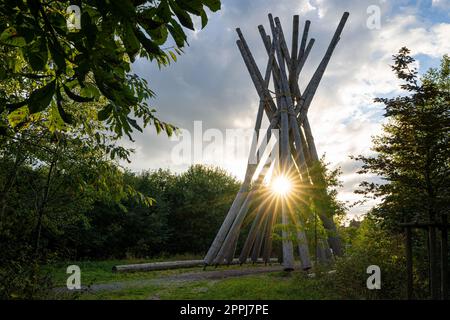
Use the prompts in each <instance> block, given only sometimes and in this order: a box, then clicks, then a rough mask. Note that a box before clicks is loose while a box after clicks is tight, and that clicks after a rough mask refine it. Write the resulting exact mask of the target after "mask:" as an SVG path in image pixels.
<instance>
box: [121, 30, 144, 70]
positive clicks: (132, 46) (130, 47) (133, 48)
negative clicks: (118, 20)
mask: <svg viewBox="0 0 450 320" xmlns="http://www.w3.org/2000/svg"><path fill="white" fill-rule="evenodd" d="M133 28H134V26H133V25H132V24H131V23H126V24H124V27H123V37H121V39H122V41H123V44H124V46H125V50H126V51H127V54H128V56H129V57H130V60H131V62H134V59H135V57H136V55H137V54H138V52H139V49H140V48H141V44H140V42H139V40H138V39H137V38H136V35H135V34H134V31H133Z"/></svg>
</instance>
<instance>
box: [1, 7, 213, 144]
mask: <svg viewBox="0 0 450 320" xmlns="http://www.w3.org/2000/svg"><path fill="white" fill-rule="evenodd" d="M71 5H76V6H78V8H79V9H80V16H79V17H75V18H76V19H79V20H80V21H79V22H80V28H79V29H73V28H71V29H68V27H67V20H69V21H71V20H70V19H73V18H74V16H73V13H72V12H71V10H67V9H68V8H69V6H71ZM206 8H208V9H209V10H211V11H217V10H219V9H220V1H219V0H189V1H188V0H159V1H156V0H150V1H145V0H143V1H141V0H109V1H107V0H77V1H69V0H65V1H41V0H1V2H0V45H1V47H2V48H1V50H3V51H4V52H5V59H2V62H1V64H0V81H1V82H5V83H12V85H14V83H21V84H24V83H26V84H27V86H28V88H33V90H32V91H31V92H29V93H28V92H17V93H15V94H7V93H5V92H0V112H2V111H5V112H7V113H11V112H14V111H15V110H17V109H19V108H21V107H24V106H26V107H27V108H28V112H29V113H30V114H34V113H38V112H41V111H44V110H46V109H48V108H49V107H50V106H51V105H52V103H54V104H56V107H57V109H58V112H59V113H60V116H61V118H62V119H63V120H64V121H65V122H66V123H69V124H72V121H73V119H72V117H71V115H70V113H69V111H67V110H66V104H67V103H70V102H71V101H75V102H78V103H81V104H83V103H86V102H92V101H96V100H98V99H101V98H104V99H106V101H107V103H106V104H105V105H104V106H102V108H101V109H100V110H97V111H98V115H97V118H98V120H100V121H103V122H105V123H106V124H107V126H108V128H109V129H111V130H113V131H114V132H115V134H116V135H117V136H118V137H120V136H122V135H123V134H126V135H128V136H129V137H130V138H131V133H132V131H133V130H134V129H136V130H140V131H141V130H142V128H141V125H140V124H139V123H138V122H137V121H136V118H138V119H140V120H141V121H142V123H143V126H146V125H148V124H151V123H153V124H154V125H155V126H156V128H157V130H158V132H159V131H160V130H164V131H166V132H167V133H168V134H169V135H170V134H171V133H172V131H173V127H172V126H171V125H170V124H168V123H165V122H162V121H160V120H158V119H157V118H156V117H155V115H154V113H155V110H154V109H153V108H151V107H150V106H149V105H148V102H147V100H148V99H149V98H151V97H152V96H153V95H154V94H153V92H152V91H151V90H150V89H149V88H148V85H147V83H146V81H145V80H144V79H142V78H140V77H138V76H137V75H135V74H133V73H131V70H130V65H131V63H132V62H133V61H135V59H137V58H138V57H141V58H146V59H150V60H155V61H156V62H157V63H158V64H159V65H160V66H165V65H167V64H169V63H170V59H172V60H176V54H180V53H181V52H182V48H183V47H184V46H185V45H186V44H187V37H186V34H185V32H184V29H183V27H184V28H188V29H191V30H194V23H193V21H192V17H199V18H200V19H201V25H202V27H205V26H206V24H207V22H208V18H207V14H206V11H205V9H206ZM169 35H170V38H169ZM164 46H166V47H164ZM82 106H83V105H81V107H82Z"/></svg>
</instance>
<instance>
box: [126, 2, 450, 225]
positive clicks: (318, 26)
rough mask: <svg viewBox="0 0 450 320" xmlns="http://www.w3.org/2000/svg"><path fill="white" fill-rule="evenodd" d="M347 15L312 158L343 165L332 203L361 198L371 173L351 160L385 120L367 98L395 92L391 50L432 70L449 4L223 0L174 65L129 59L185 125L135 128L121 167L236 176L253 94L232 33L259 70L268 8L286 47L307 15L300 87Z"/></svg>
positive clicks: (319, 105)
mask: <svg viewBox="0 0 450 320" xmlns="http://www.w3.org/2000/svg"><path fill="white" fill-rule="evenodd" d="M378 10H379V12H380V15H379V20H377V16H376V13H377V11H378ZM345 11H348V12H349V13H350V16H349V19H348V21H347V24H346V26H345V28H344V31H343V34H342V35H341V39H340V41H339V43H338V45H337V47H336V49H335V51H334V54H333V56H332V58H331V61H330V63H329V65H328V68H327V70H326V72H325V75H324V77H323V79H322V81H321V83H320V86H319V89H318V90H317V92H316V95H315V97H314V100H313V102H312V104H311V106H310V109H309V112H308V117H309V121H310V124H311V128H312V131H313V135H314V138H315V142H316V147H317V150H318V153H319V155H323V154H325V157H326V160H327V162H329V163H330V167H331V168H336V167H340V168H341V170H342V175H341V180H342V181H343V187H342V188H340V189H339V195H338V197H339V199H340V200H343V201H348V202H349V203H352V202H355V201H357V200H361V198H360V196H358V195H356V194H354V191H355V190H356V189H357V188H358V184H359V183H360V182H361V181H362V180H371V179H372V180H373V179H377V178H376V177H371V176H361V175H358V174H357V173H356V171H357V170H358V168H359V167H360V165H361V164H360V163H357V162H355V161H354V160H352V159H350V156H351V155H359V154H362V155H371V154H373V153H372V151H371V149H370V148H371V137H372V136H375V135H378V134H380V133H381V129H382V124H383V122H384V121H385V119H384V118H383V106H382V105H380V104H376V103H374V102H373V99H374V98H375V97H392V96H395V95H399V94H402V92H401V90H400V89H398V85H399V82H398V80H397V79H396V78H395V75H394V74H393V72H392V71H391V67H390V65H391V64H392V55H393V54H395V53H396V52H398V50H399V49H400V48H401V47H403V46H406V47H408V48H409V49H410V50H411V52H412V54H413V56H414V57H415V58H416V60H417V67H418V70H419V72H420V73H424V72H425V71H426V70H427V69H428V68H430V67H437V66H438V65H439V61H440V58H441V57H442V56H443V55H444V54H446V53H450V0H429V1H406V0H399V1H397V0H396V1H389V0H362V1H361V0H295V1H294V0H281V1H280V0H251V1H250V0H222V9H221V10H220V11H219V12H216V13H211V12H209V23H208V25H207V26H206V28H204V29H203V30H200V27H199V24H200V21H196V25H197V26H198V30H196V31H187V36H188V41H189V46H188V47H186V48H185V49H184V54H182V55H181V56H179V57H178V59H177V62H176V63H172V64H171V65H170V66H169V67H166V68H162V69H159V68H158V67H157V66H156V65H155V63H152V62H150V61H147V60H144V59H138V60H137V61H136V62H135V63H134V64H133V71H134V72H135V73H136V74H138V75H139V76H141V77H143V78H145V79H146V80H147V81H148V83H149V86H150V88H151V89H152V90H153V91H154V92H155V93H156V97H155V98H154V99H152V100H150V101H149V103H150V104H151V105H152V106H154V107H155V108H156V110H157V113H156V115H157V116H158V117H159V118H160V119H162V120H164V121H167V122H169V123H172V124H174V125H176V126H177V127H179V128H183V129H186V130H187V131H188V132H190V133H191V137H190V139H188V138H189V137H188V136H182V137H180V138H179V140H178V141H170V140H169V139H168V137H167V136H166V135H165V134H160V135H157V134H156V131H155V128H154V127H152V126H150V127H147V128H146V129H145V130H144V132H143V133H139V132H135V133H134V135H133V138H134V140H135V141H134V142H132V141H129V140H126V139H124V140H123V141H122V144H123V145H124V146H127V147H131V148H133V149H134V150H135V152H134V154H133V155H132V157H131V163H130V164H125V166H127V167H128V168H130V169H131V170H133V171H141V170H148V169H158V168H163V169H170V170H172V171H175V172H182V171H184V170H186V169H187V168H188V167H189V165H191V164H193V163H204V164H208V165H213V166H220V167H222V168H224V169H225V170H227V171H228V172H230V173H231V174H232V175H234V176H236V177H237V178H239V179H242V178H243V176H244V173H245V167H246V163H247V158H248V154H249V150H250V145H249V144H247V143H243V140H239V136H241V135H245V134H247V133H248V132H249V130H251V129H252V128H253V126H254V123H255V118H256V113H257V109H258V102H259V97H258V95H257V92H256V90H255V88H254V86H253V83H252V81H251V78H250V76H249V74H248V71H247V69H246V67H245V65H244V62H243V60H242V58H241V56H240V53H239V50H238V48H237V46H236V40H237V34H236V32H235V29H236V28H237V27H239V28H241V30H242V32H243V34H244V36H245V38H246V40H247V42H248V44H249V47H250V49H251V51H252V53H253V55H254V57H255V59H256V62H257V64H258V66H259V68H260V70H262V71H261V72H264V70H265V65H266V62H267V54H266V52H265V49H264V46H263V44H262V42H261V40H260V35H259V32H258V29H257V26H258V25H260V24H262V25H264V26H265V28H266V30H270V28H269V23H268V19H267V14H268V13H272V14H273V15H274V16H277V17H279V18H280V20H281V23H282V25H283V29H284V34H285V36H286V38H287V41H288V46H289V47H290V37H291V34H292V33H291V31H292V17H293V15H294V14H298V15H299V16H300V32H301V31H302V30H303V24H304V22H305V20H310V21H311V27H310V32H309V35H310V37H313V38H315V40H316V41H315V44H314V46H313V48H312V51H311V53H310V56H309V58H308V61H307V63H306V65H305V67H304V70H303V71H302V74H301V79H300V82H299V83H300V86H301V88H304V87H305V85H306V84H307V83H308V81H309V79H310V77H311V75H312V73H313V72H314V71H315V69H316V67H317V65H318V63H319V62H320V60H321V58H322V56H323V54H324V53H325V50H326V48H327V46H328V44H329V42H330V40H331V38H332V36H333V33H334V31H335V29H336V27H337V24H338V22H339V20H340V17H341V16H342V14H343V13H344V12H345ZM378 21H379V24H378V23H377V22H378ZM199 121H201V122H199ZM265 124H267V122H265ZM194 126H195V127H196V129H197V130H196V131H195V134H194ZM200 127H201V128H200ZM208 129H209V130H208ZM236 133H237V138H236ZM219 134H221V135H222V136H223V144H220V145H223V148H222V149H220V148H219V149H217V148H216V149H214V148H212V147H211V146H212V145H214V143H216V144H215V145H216V146H217V145H218V144H217V142H218V141H217V140H213V139H212V138H211V137H213V136H215V137H217V135H219ZM189 141H190V142H192V143H191V147H192V152H191V153H190V155H191V157H187V158H186V159H184V161H180V159H179V158H177V157H175V156H174V154H176V153H174V152H175V150H178V149H177V148H180V146H181V144H180V143H181V142H183V143H185V144H183V146H188V144H186V142H189ZM194 141H195V143H194ZM202 141H203V142H202ZM214 141H215V142H214ZM245 141H247V140H245ZM219 142H220V141H219ZM199 144H200V149H202V151H203V152H201V153H199V147H198V145H199ZM194 145H195V146H197V147H196V148H197V149H196V150H194ZM208 145H209V146H210V147H208ZM199 155H200V156H199ZM189 158H190V159H189ZM374 204H375V203H374V202H367V203H365V204H362V205H358V206H354V207H352V208H351V209H350V210H349V217H350V218H354V217H361V216H362V215H363V214H364V213H366V212H367V210H369V209H370V208H371V207H372V206H373V205H374Z"/></svg>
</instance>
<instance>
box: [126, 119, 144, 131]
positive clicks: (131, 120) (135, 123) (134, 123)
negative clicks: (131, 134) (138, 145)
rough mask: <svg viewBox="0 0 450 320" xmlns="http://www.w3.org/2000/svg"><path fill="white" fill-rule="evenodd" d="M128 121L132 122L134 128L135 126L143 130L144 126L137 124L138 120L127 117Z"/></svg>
mask: <svg viewBox="0 0 450 320" xmlns="http://www.w3.org/2000/svg"><path fill="white" fill-rule="evenodd" d="M127 120H128V123H129V124H131V125H132V126H133V128H135V129H136V130H138V131H140V132H142V128H141V127H140V126H139V125H138V124H137V122H136V120H134V119H132V118H130V117H127Z"/></svg>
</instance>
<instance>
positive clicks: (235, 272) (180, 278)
mask: <svg viewBox="0 0 450 320" xmlns="http://www.w3.org/2000/svg"><path fill="white" fill-rule="evenodd" d="M282 270H283V267H282V266H280V265H277V266H267V267H252V268H247V269H245V268H239V269H229V270H212V271H200V272H187V273H180V274H174V275H170V276H166V277H162V278H155V279H145V280H132V281H123V282H112V283H104V284H94V285H92V286H90V287H88V288H87V287H82V290H86V291H88V292H98V291H105V290H106V291H112V290H123V289H127V288H140V287H146V286H149V285H163V284H167V283H175V282H190V281H201V280H220V279H225V278H232V277H242V276H247V275H253V274H260V273H268V272H277V271H282ZM56 290H57V291H62V292H64V291H65V292H67V289H66V288H64V287H60V288H56Z"/></svg>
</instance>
